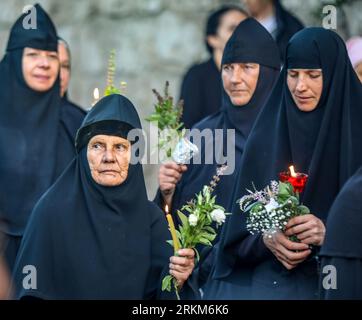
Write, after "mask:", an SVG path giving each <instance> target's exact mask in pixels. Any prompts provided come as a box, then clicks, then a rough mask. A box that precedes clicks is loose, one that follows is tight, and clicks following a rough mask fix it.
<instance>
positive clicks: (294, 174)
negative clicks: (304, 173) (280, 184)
mask: <svg viewBox="0 0 362 320" xmlns="http://www.w3.org/2000/svg"><path fill="white" fill-rule="evenodd" d="M289 170H290V175H291V176H292V177H296V176H297V174H296V173H295V171H294V166H290V167H289Z"/></svg>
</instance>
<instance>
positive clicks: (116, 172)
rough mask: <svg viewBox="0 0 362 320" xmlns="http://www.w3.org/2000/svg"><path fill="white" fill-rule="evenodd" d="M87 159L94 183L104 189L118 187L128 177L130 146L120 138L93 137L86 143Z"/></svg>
mask: <svg viewBox="0 0 362 320" xmlns="http://www.w3.org/2000/svg"><path fill="white" fill-rule="evenodd" d="M87 159H88V163H89V168H90V171H91V175H92V178H93V179H94V181H95V182H97V183H98V184H100V185H102V186H106V187H114V186H118V185H120V184H122V183H123V182H124V181H125V180H126V178H127V176H128V167H129V162H130V159H131V144H130V143H129V141H128V140H126V139H123V138H121V137H116V136H108V135H97V136H94V137H93V138H92V139H91V140H90V141H89V143H88V148H87Z"/></svg>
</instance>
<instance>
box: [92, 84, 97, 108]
mask: <svg viewBox="0 0 362 320" xmlns="http://www.w3.org/2000/svg"><path fill="white" fill-rule="evenodd" d="M98 100H99V89H98V88H94V90H93V103H92V107H93V106H94V105H95V104H96V103H97V102H98Z"/></svg>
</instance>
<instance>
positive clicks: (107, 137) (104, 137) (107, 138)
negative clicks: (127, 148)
mask: <svg viewBox="0 0 362 320" xmlns="http://www.w3.org/2000/svg"><path fill="white" fill-rule="evenodd" d="M94 141H99V142H113V143H127V144H130V141H129V140H127V139H125V138H123V137H120V136H117V135H112V134H97V135H94V136H93V137H92V138H90V139H89V142H88V145H89V144H90V143H93V142H94Z"/></svg>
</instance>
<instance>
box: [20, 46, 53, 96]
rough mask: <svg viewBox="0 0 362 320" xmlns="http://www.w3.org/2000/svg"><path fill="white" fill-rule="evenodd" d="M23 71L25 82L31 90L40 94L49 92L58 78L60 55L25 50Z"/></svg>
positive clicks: (50, 52)
mask: <svg viewBox="0 0 362 320" xmlns="http://www.w3.org/2000/svg"><path fill="white" fill-rule="evenodd" d="M22 69H23V75H24V80H25V82H26V84H27V85H28V86H29V87H30V88H31V89H33V90H35V91H39V92H44V91H48V90H49V89H50V88H51V87H52V86H53V85H54V83H55V80H56V79H57V77H58V72H59V59H58V53H57V52H56V51H45V50H38V49H33V48H24V51H23V59H22Z"/></svg>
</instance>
